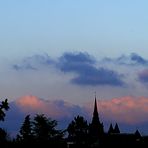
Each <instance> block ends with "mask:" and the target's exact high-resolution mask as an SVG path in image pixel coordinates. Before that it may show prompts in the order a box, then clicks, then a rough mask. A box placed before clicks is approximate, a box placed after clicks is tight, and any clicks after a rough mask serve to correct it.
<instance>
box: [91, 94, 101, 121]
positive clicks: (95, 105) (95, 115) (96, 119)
mask: <svg viewBox="0 0 148 148" xmlns="http://www.w3.org/2000/svg"><path fill="white" fill-rule="evenodd" d="M92 123H94V124H98V123H100V121H99V114H98V108H97V100H96V94H95V104H94V112H93V118H92Z"/></svg>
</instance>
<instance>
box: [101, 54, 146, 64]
mask: <svg viewBox="0 0 148 148" xmlns="http://www.w3.org/2000/svg"><path fill="white" fill-rule="evenodd" d="M102 62H107V63H114V64H119V65H129V66H133V65H148V60H147V59H144V58H143V57H142V56H140V55H138V54H136V53H131V54H130V55H129V56H126V55H122V56H120V57H118V58H109V57H106V58H104V59H103V60H102Z"/></svg>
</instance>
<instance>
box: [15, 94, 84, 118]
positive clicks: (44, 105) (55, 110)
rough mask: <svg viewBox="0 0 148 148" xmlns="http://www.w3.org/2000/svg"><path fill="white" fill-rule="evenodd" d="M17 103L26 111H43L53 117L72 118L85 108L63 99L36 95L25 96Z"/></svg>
mask: <svg viewBox="0 0 148 148" xmlns="http://www.w3.org/2000/svg"><path fill="white" fill-rule="evenodd" d="M15 104H16V105H17V106H18V108H19V109H20V110H21V111H22V112H25V113H28V114H29V113H43V114H46V115H48V116H51V117H53V118H71V116H72V115H74V114H75V115H77V114H79V113H80V114H81V113H83V114H84V112H83V110H82V109H81V107H79V106H78V105H72V104H70V103H67V102H65V101H63V100H55V101H51V100H45V99H40V98H38V97H36V96H23V97H21V98H19V99H18V100H16V102H15Z"/></svg>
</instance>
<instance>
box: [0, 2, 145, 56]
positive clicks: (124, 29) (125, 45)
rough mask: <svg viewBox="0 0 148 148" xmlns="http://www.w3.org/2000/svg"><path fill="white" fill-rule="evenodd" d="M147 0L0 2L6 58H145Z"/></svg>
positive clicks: (2, 47)
mask: <svg viewBox="0 0 148 148" xmlns="http://www.w3.org/2000/svg"><path fill="white" fill-rule="evenodd" d="M147 4H148V2H147V1H146V0H142V1H139V0H130V1H128V0H124V1H118V0H112V1H109V0H93V1H90V0H75V1H73V0H54V1H53V0H44V1H40V0H25V1H19V0H13V1H11V0H6V1H0V18H1V24H0V28H1V34H0V40H1V45H0V48H1V50H2V54H1V55H4V56H10V55H11V56H12V55H13V57H18V56H24V55H28V54H31V53H36V52H48V53H49V54H50V55H53V56H57V55H60V54H61V53H63V52H64V51H67V50H68V51H69V50H70V51H75V50H76V51H77V50H78V51H87V52H89V53H91V54H93V55H95V56H97V57H98V56H104V55H111V56H117V55H119V54H120V53H128V52H133V51H134V52H137V53H140V54H142V55H143V56H146V55H145V54H146V50H147V44H148V43H147V38H148V33H147V25H148V19H147V15H148V11H147Z"/></svg>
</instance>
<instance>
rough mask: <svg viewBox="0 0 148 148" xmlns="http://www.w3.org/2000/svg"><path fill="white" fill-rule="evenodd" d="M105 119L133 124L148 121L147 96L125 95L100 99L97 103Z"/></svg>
mask: <svg viewBox="0 0 148 148" xmlns="http://www.w3.org/2000/svg"><path fill="white" fill-rule="evenodd" d="M98 106H99V108H100V112H101V114H102V116H103V117H104V118H105V119H108V120H113V121H117V122H122V123H128V124H135V123H143V122H147V121H148V118H147V116H148V98H146V97H133V96H126V97H121V98H113V99H111V100H102V101H100V103H99V104H98Z"/></svg>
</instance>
